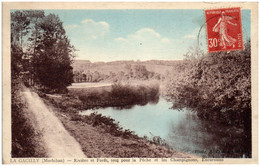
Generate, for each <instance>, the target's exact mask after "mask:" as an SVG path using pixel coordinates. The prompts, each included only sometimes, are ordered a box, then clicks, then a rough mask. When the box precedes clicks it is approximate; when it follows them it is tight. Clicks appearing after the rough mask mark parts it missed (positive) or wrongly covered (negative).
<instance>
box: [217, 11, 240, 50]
mask: <svg viewBox="0 0 260 166" xmlns="http://www.w3.org/2000/svg"><path fill="white" fill-rule="evenodd" d="M232 19H233V18H232V17H228V16H225V12H222V13H221V17H220V18H219V20H218V22H217V24H216V25H215V26H214V27H213V29H212V30H213V31H214V32H218V33H219V35H220V46H223V49H226V46H232V45H233V47H235V45H234V43H235V42H236V39H234V38H232V37H231V36H229V35H228V33H227V24H231V25H234V26H237V24H236V23H232V22H230V21H229V20H232Z"/></svg>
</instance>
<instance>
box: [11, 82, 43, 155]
mask: <svg viewBox="0 0 260 166" xmlns="http://www.w3.org/2000/svg"><path fill="white" fill-rule="evenodd" d="M22 88H23V87H22V84H21V83H20V81H18V80H14V81H12V104H11V109H12V112H11V128H12V136H11V137H12V157H14V158H15V157H46V154H45V150H44V149H41V148H42V147H41V146H39V142H40V139H39V133H37V132H36V131H35V130H34V127H33V126H32V123H31V121H30V118H29V117H28V115H27V113H26V112H25V111H26V109H27V108H26V104H25V103H24V99H23V96H22V95H21V94H20V93H21V89H22Z"/></svg>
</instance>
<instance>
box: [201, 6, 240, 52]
mask: <svg viewBox="0 0 260 166" xmlns="http://www.w3.org/2000/svg"><path fill="white" fill-rule="evenodd" d="M205 17H206V24H207V35H208V51H209V52H216V51H231V50H242V49H243V33H242V22H241V10H240V8H227V9H213V10H205Z"/></svg>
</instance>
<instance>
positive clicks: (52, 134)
mask: <svg viewBox="0 0 260 166" xmlns="http://www.w3.org/2000/svg"><path fill="white" fill-rule="evenodd" d="M23 94H24V96H25V99H26V102H27V103H28V110H29V111H30V112H29V113H31V114H32V116H33V117H34V119H33V120H34V121H35V123H36V127H37V129H36V130H39V132H40V133H41V134H42V136H43V141H44V143H45V149H46V150H47V155H48V157H53V158H58V157H59V158H65V157H79V158H80V157H85V155H84V153H83V152H82V149H81V146H80V144H79V143H78V142H77V141H76V140H75V139H74V138H73V137H72V136H71V135H70V134H69V133H68V132H67V131H66V129H65V128H64V126H63V125H62V123H61V122H60V120H59V119H58V118H57V117H56V116H55V115H54V113H53V111H52V110H51V108H48V107H47V106H46V105H45V104H44V103H43V101H42V99H41V98H40V97H39V96H38V94H36V93H35V92H31V91H30V90H29V89H26V90H25V91H24V92H23Z"/></svg>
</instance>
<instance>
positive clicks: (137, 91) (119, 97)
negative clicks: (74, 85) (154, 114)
mask: <svg viewBox="0 0 260 166" xmlns="http://www.w3.org/2000/svg"><path fill="white" fill-rule="evenodd" d="M69 95H70V96H74V97H75V96H76V97H78V99H79V100H80V101H82V103H83V109H95V108H105V107H117V108H131V106H133V105H146V104H147V103H149V102H151V103H157V102H158V100H159V86H158V85H150V86H147V85H139V86H136V85H129V84H125V85H123V84H114V85H112V86H111V87H98V88H86V89H84V88H82V89H70V90H69Z"/></svg>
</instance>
